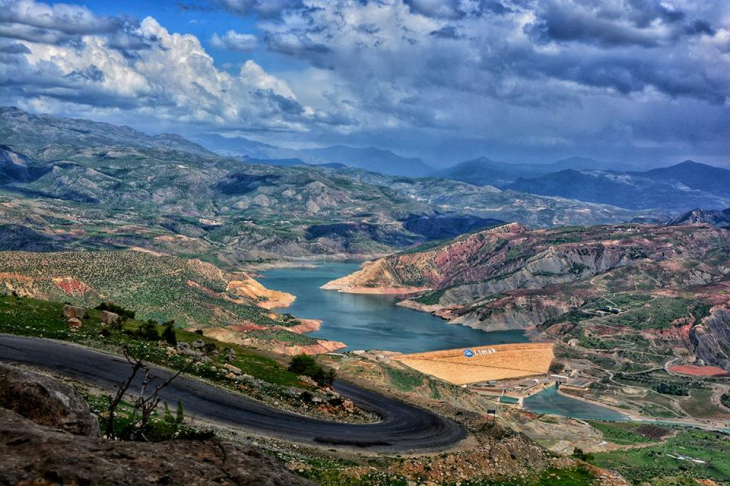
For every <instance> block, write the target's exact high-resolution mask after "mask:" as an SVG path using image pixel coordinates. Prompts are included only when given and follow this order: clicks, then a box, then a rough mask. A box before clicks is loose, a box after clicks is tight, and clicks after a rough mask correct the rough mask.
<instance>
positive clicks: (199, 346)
mask: <svg viewBox="0 0 730 486" xmlns="http://www.w3.org/2000/svg"><path fill="white" fill-rule="evenodd" d="M190 345H191V346H192V347H193V349H203V348H204V347H205V341H203V340H202V339H196V340H195V341H193V342H192V343H191V344H190Z"/></svg>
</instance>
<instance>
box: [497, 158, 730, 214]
mask: <svg viewBox="0 0 730 486" xmlns="http://www.w3.org/2000/svg"><path fill="white" fill-rule="evenodd" d="M504 187H505V189H510V190H514V191H521V192H528V193H530V194H538V195H543V196H557V197H565V198H570V199H578V200H580V201H587V202H594V203H600V204H610V205H613V206H618V207H622V208H627V209H635V210H641V209H649V208H657V209H664V210H667V211H673V212H683V211H687V210H689V209H692V208H696V207H703V208H707V209H721V208H726V207H728V206H730V170H727V169H722V168H719V167H713V166H709V165H705V164H700V163H697V162H692V161H685V162H682V163H680V164H677V165H673V166H671V167H664V168H660V169H652V170H649V171H645V172H616V171H599V170H572V169H571V170H563V171H560V172H555V173H551V174H546V175H543V176H540V177H535V178H531V179H529V178H520V179H518V180H517V181H515V182H514V183H511V184H508V185H506V186H504Z"/></svg>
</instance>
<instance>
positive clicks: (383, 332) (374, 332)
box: [259, 262, 528, 353]
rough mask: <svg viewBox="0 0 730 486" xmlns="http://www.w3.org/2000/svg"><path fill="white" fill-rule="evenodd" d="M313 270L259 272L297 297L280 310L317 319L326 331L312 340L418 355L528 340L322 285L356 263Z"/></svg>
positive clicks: (271, 284) (273, 286)
mask: <svg viewBox="0 0 730 486" xmlns="http://www.w3.org/2000/svg"><path fill="white" fill-rule="evenodd" d="M315 265H316V266H315V267H296V268H277V269H272V270H267V271H265V272H261V275H262V276H263V277H264V278H261V279H259V280H260V282H261V283H262V284H263V285H264V286H266V287H267V288H270V289H273V290H281V291H284V292H288V293H290V294H293V295H295V296H296V297H297V299H296V300H295V301H294V303H293V304H292V305H291V306H289V307H287V308H286V309H279V312H288V313H291V314H293V315H295V316H296V317H301V318H309V319H319V320H321V321H322V327H321V329H320V330H319V331H316V332H313V333H310V334H308V335H309V336H312V337H319V338H323V339H329V340H332V341H341V342H343V343H345V344H347V348H346V349H344V350H343V351H352V350H356V349H379V350H383V351H398V352H401V353H419V352H423V351H436V350H441V349H453V348H469V347H475V346H486V345H490V344H506V343H521V342H527V341H528V339H527V338H526V337H525V335H524V333H523V332H522V331H495V332H484V331H480V330H477V329H472V328H470V327H466V326H460V325H453V324H449V323H448V322H447V321H445V320H443V319H441V318H439V317H435V316H432V315H431V314H429V313H427V312H419V311H414V310H411V309H406V308H405V307H399V306H397V305H395V297H393V296H391V295H358V294H345V293H341V292H337V291H334V290H322V289H320V287H321V286H322V285H324V284H326V283H327V282H329V281H330V280H335V279H337V278H340V277H344V276H345V275H349V274H351V273H353V272H355V271H357V270H359V269H360V264H359V263H356V262H325V263H321V264H315Z"/></svg>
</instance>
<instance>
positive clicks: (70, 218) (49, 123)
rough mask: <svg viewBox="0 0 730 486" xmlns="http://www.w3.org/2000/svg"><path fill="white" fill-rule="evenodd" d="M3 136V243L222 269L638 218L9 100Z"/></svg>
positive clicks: (0, 140)
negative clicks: (300, 159) (273, 156)
mask: <svg viewBox="0 0 730 486" xmlns="http://www.w3.org/2000/svg"><path fill="white" fill-rule="evenodd" d="M0 144H2V146H0V174H2V175H1V176H0V225H3V227H4V228H5V230H6V231H7V232H9V233H8V234H12V235H15V236H16V237H22V238H23V240H22V241H15V242H14V243H13V244H12V249H24V248H27V249H30V248H39V247H41V248H53V249H64V248H71V247H73V248H78V247H80V248H88V249H109V248H131V247H138V248H144V249H147V250H150V251H155V252H160V253H165V254H175V255H180V256H185V257H203V258H207V259H210V260H211V261H214V263H216V264H220V265H223V266H224V267H225V266H227V265H232V266H235V265H237V264H240V263H241V262H244V261H245V262H247V263H248V264H252V263H257V262H261V263H265V262H270V261H277V260H280V259H282V258H308V257H313V256H317V255H368V256H369V255H374V254H382V253H389V252H392V251H394V250H396V249H400V248H405V247H409V246H411V245H414V244H418V243H420V242H424V241H428V240H430V239H434V238H436V239H439V238H445V237H452V236H455V235H456V234H458V233H459V232H461V231H464V230H466V231H469V230H476V229H479V228H484V227H486V226H490V225H492V224H495V223H498V222H501V221H519V222H521V223H523V224H526V225H530V226H534V227H541V226H555V225H563V224H590V223H615V222H619V221H629V220H631V219H634V218H636V217H638V216H641V215H644V214H645V213H639V212H636V211H628V210H625V209H619V208H615V207H611V206H605V205H597V204H590V203H583V202H579V201H570V200H565V199H558V198H551V197H542V196H532V195H529V194H523V193H516V192H513V191H501V190H499V189H496V188H494V187H491V186H483V187H481V186H474V185H469V184H465V183H461V182H457V181H450V180H443V179H436V178H408V177H393V176H387V175H382V174H377V173H374V172H367V171H364V170H361V169H355V168H342V167H340V166H336V167H337V168H334V169H333V168H328V167H323V166H310V165H299V164H298V163H295V162H293V163H292V164H288V165H287V166H274V165H271V164H264V163H262V161H261V160H260V159H253V158H248V159H246V158H240V157H239V158H231V157H224V156H221V155H218V154H214V153H212V152H209V151H207V150H206V149H205V148H203V147H201V146H200V145H197V144H195V143H192V142H189V141H187V140H186V139H183V138H181V137H177V136H157V137H150V136H148V135H145V134H142V133H139V132H135V131H134V130H132V129H130V128H127V127H118V126H115V125H110V124H103V123H96V122H91V121H87V120H69V119H63V118H56V117H52V116H38V115H31V114H29V113H26V112H23V111H21V110H18V109H14V108H8V109H3V110H2V118H0ZM647 214H648V213H647ZM651 215H653V216H656V217H661V215H657V214H656V213H651ZM16 239H17V238H16ZM9 240H10V238H0V241H9ZM8 249H11V248H8Z"/></svg>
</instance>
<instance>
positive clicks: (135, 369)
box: [97, 346, 188, 440]
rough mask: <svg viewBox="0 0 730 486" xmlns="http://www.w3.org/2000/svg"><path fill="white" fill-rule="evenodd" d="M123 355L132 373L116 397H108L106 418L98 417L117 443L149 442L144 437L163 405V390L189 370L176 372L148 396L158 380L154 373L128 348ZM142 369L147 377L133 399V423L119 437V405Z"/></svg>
mask: <svg viewBox="0 0 730 486" xmlns="http://www.w3.org/2000/svg"><path fill="white" fill-rule="evenodd" d="M123 354H124V358H125V359H126V360H127V362H128V363H129V364H130V365H131V366H132V371H131V373H130V375H129V377H127V379H126V380H124V381H122V382H121V383H119V385H117V390H116V392H115V394H114V395H113V396H112V395H110V396H109V405H108V407H107V410H106V417H104V416H102V415H101V414H97V415H99V417H100V418H101V419H102V420H104V421H105V422H106V424H107V430H106V437H107V438H108V439H112V440H114V439H120V438H121V439H126V440H139V439H142V440H147V438H146V437H145V435H144V434H145V432H146V431H147V430H148V427H149V421H150V418H151V417H152V414H153V413H154V411H155V409H156V408H157V406H158V405H159V404H160V401H161V399H160V397H159V393H160V391H161V390H163V389H164V388H166V387H167V386H169V385H170V383H172V381H173V380H174V379H175V378H177V377H178V376H180V374H181V373H183V372H184V371H185V370H187V369H188V367H187V366H186V367H185V368H183V369H181V370H179V371H177V372H176V373H175V374H174V375H172V376H170V377H169V378H168V379H166V380H165V381H163V382H161V383H159V384H157V385H155V386H154V388H152V390H151V391H150V392H149V394H148V393H147V392H148V388H149V387H150V386H151V385H152V383H153V382H154V381H155V380H156V379H157V377H156V376H154V375H153V374H152V373H151V370H150V369H149V368H148V367H147V366H145V365H144V363H143V362H142V360H141V359H137V358H133V357H132V355H131V354H130V353H129V349H128V348H127V347H126V346H125V348H124V350H123ZM140 370H144V378H143V379H142V384H141V389H140V393H139V395H138V396H137V398H136V399H135V400H134V409H133V410H132V421H131V422H130V423H129V425H128V426H127V427H125V428H124V430H123V431H121V434H118V433H117V431H116V416H117V410H118V408H119V405H120V404H121V403H122V402H123V400H124V397H125V396H126V395H127V392H128V391H129V388H130V387H131V386H132V383H133V382H134V379H135V378H136V377H137V374H138V373H139V371H140Z"/></svg>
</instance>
